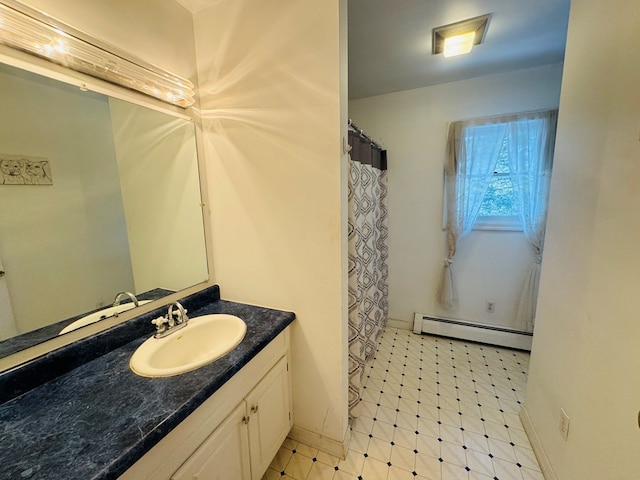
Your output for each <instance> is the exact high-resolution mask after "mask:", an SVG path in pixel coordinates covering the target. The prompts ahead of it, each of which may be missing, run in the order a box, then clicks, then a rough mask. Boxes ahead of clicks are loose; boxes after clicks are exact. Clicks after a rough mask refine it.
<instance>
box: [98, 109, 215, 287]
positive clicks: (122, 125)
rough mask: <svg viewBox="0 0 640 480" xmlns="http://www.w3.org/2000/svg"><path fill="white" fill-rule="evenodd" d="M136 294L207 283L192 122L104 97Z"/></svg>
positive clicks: (200, 200) (200, 201)
mask: <svg viewBox="0 0 640 480" xmlns="http://www.w3.org/2000/svg"><path fill="white" fill-rule="evenodd" d="M109 106H110V112H111V121H112V128H113V138H114V145H115V152H116V157H117V162H118V173H119V178H120V186H121V188H122V202H123V204H124V215H125V218H126V221H127V234H128V238H129V248H130V249H131V265H132V269H133V278H134V283H135V291H136V292H146V291H149V290H152V289H154V288H165V289H168V290H181V289H183V288H185V287H187V286H190V285H195V284H196V283H199V282H203V281H205V280H207V278H208V272H207V256H206V250H205V241H204V228H203V223H202V221H203V220H202V208H201V207H200V204H201V203H202V199H201V196H200V184H199V177H198V158H197V155H196V144H195V128H194V125H193V123H191V122H189V121H188V120H184V119H181V118H176V117H171V116H168V115H166V114H164V113H160V112H156V111H155V110H151V109H148V108H140V107H139V106H137V105H133V104H131V103H127V102H123V101H121V100H117V99H109Z"/></svg>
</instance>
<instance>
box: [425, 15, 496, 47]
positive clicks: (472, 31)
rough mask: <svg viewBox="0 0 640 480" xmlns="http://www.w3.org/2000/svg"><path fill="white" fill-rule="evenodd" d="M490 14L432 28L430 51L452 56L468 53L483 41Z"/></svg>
mask: <svg viewBox="0 0 640 480" xmlns="http://www.w3.org/2000/svg"><path fill="white" fill-rule="evenodd" d="M490 17H491V14H487V15H482V16H480V17H475V18H470V19H469V20H463V21H462V22H456V23H451V24H449V25H444V26H442V27H436V28H434V29H433V41H432V53H433V54H434V55H438V54H440V53H443V54H444V56H445V57H453V56H455V55H462V54H464V53H469V52H470V51H471V49H472V48H473V46H474V45H478V44H480V43H482V42H483V41H484V37H485V35H486V33H487V25H488V24H489V18H490Z"/></svg>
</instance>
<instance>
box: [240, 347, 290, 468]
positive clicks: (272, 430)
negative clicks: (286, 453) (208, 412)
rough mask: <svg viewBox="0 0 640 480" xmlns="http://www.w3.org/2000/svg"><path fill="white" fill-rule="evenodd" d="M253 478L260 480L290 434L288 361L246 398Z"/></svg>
mask: <svg viewBox="0 0 640 480" xmlns="http://www.w3.org/2000/svg"><path fill="white" fill-rule="evenodd" d="M246 402H247V408H248V410H249V411H248V413H249V415H250V421H249V424H248V426H249V444H250V452H251V455H250V456H251V477H252V479H253V480H260V479H261V478H262V475H264V472H266V470H267V468H268V467H269V464H270V463H271V461H272V460H273V458H274V457H275V456H276V453H277V452H278V449H279V448H280V446H281V445H282V442H284V439H285V438H286V436H287V434H288V433H289V430H291V414H290V412H291V406H290V397H289V373H288V364H287V357H282V358H281V359H280V360H279V361H278V363H276V365H275V366H274V367H273V368H272V369H271V370H270V371H269V373H267V375H265V377H264V378H263V379H262V380H261V381H260V383H258V384H257V385H256V387H255V388H254V389H253V390H252V391H251V393H249V395H248V396H247V397H246Z"/></svg>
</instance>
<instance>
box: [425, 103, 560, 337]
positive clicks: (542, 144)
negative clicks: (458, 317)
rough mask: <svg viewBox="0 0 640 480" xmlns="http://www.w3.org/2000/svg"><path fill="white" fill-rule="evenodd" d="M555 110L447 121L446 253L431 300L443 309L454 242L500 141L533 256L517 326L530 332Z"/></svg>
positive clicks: (450, 297) (479, 198)
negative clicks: (437, 286) (507, 161)
mask: <svg viewBox="0 0 640 480" xmlns="http://www.w3.org/2000/svg"><path fill="white" fill-rule="evenodd" d="M557 113H558V112H557V110H550V111H543V112H529V113H522V114H514V115H504V116H498V117H490V118H483V119H477V120H470V121H464V122H455V123H452V124H451V126H450V128H449V138H448V148H447V162H446V165H445V189H446V216H447V222H446V234H447V247H448V253H447V258H446V259H445V264H444V267H443V269H442V278H441V281H440V285H439V288H438V293H437V299H438V303H439V304H440V306H441V307H442V308H445V309H449V308H451V307H452V306H453V305H454V304H455V303H456V301H457V299H456V295H455V288H454V280H453V271H452V264H453V257H454V255H455V253H456V248H457V244H458V241H459V240H460V239H461V238H462V237H464V236H465V235H467V234H468V233H469V232H470V231H471V229H472V228H473V225H474V224H475V222H476V220H477V218H478V212H479V210H480V206H481V205H482V202H483V200H484V197H485V194H486V192H487V187H488V185H489V181H490V179H491V177H492V176H493V172H494V169H495V166H496V164H497V161H498V155H499V153H500V149H501V148H502V145H503V144H505V143H506V147H507V153H508V157H509V169H510V177H511V181H512V183H513V188H514V194H515V196H516V203H517V205H518V218H519V220H520V223H521V225H522V229H523V231H524V234H525V235H526V237H527V240H528V241H529V243H530V244H531V247H532V248H533V250H534V252H535V255H536V258H535V262H534V263H533V265H532V266H531V268H530V270H529V272H528V275H527V279H526V282H525V285H524V288H523V291H522V294H521V297H520V304H519V308H518V314H517V322H518V328H520V329H522V330H524V331H532V330H533V323H534V318H535V305H536V301H537V296H538V283H539V279H540V264H541V260H542V250H543V246H544V233H545V223H546V215H547V205H548V197H549V185H550V179H551V168H552V163H553V148H554V144H555V129H556V123H557Z"/></svg>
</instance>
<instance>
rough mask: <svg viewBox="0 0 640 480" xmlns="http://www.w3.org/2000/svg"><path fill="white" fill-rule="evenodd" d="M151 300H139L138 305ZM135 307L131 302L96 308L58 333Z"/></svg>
mask: <svg viewBox="0 0 640 480" xmlns="http://www.w3.org/2000/svg"><path fill="white" fill-rule="evenodd" d="M150 301H151V300H140V301H139V302H138V306H140V305H144V304H145V303H149V302H150ZM134 307H135V304H133V303H132V302H131V303H123V304H122V305H115V306H113V307H107V308H103V309H102V310H98V311H97V312H93V313H90V314H89V315H86V316H84V317H82V318H79V319H78V320H76V321H75V322H73V323H70V324H69V325H67V326H66V327H64V328H63V329H62V330H60V333H59V334H58V335H62V334H63V333H69V332H71V331H73V330H76V329H78V328H80V327H85V326H87V325H91V324H92V323H95V322H97V321H99V320H104V319H105V318H109V317H113V316H114V315H116V314H118V313H122V312H126V311H127V310H131V309H132V308H134Z"/></svg>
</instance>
